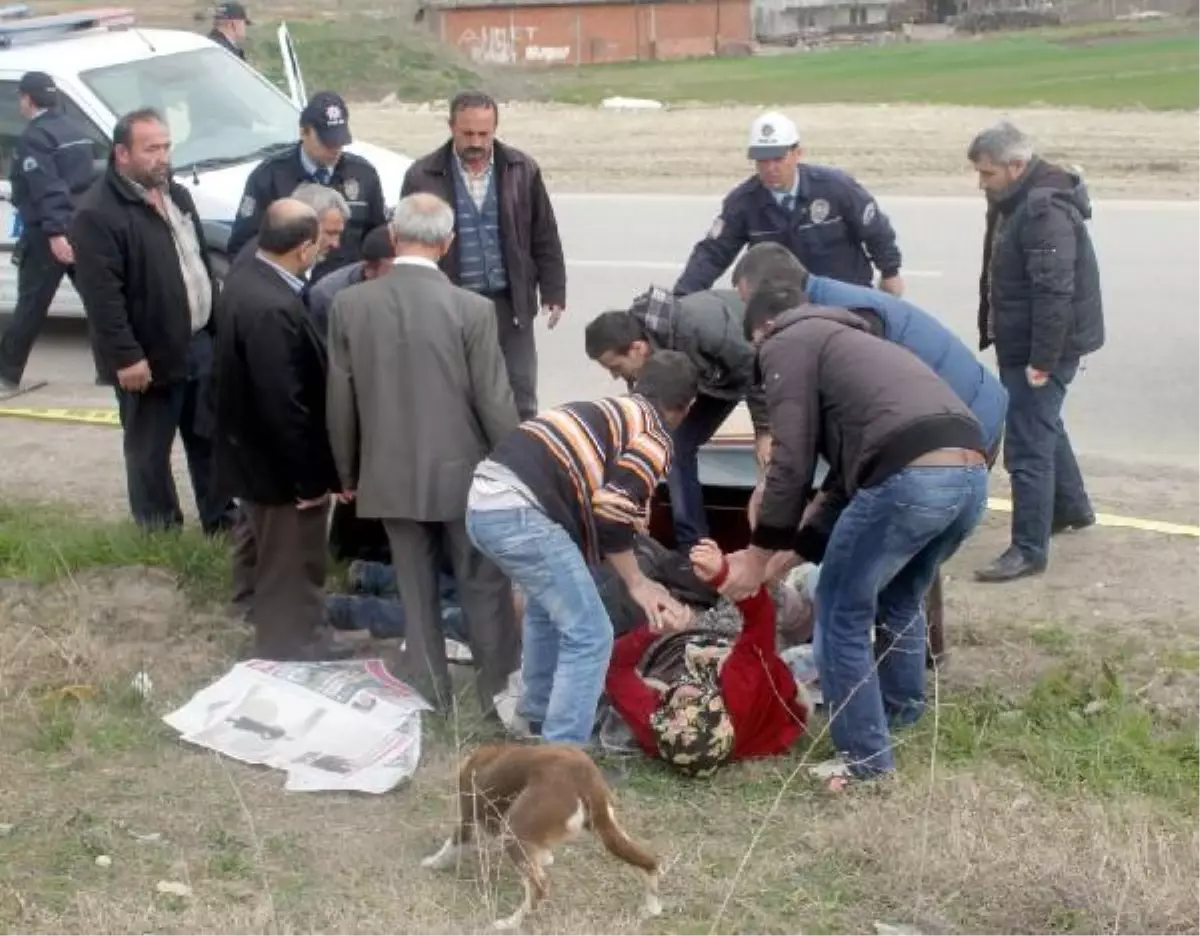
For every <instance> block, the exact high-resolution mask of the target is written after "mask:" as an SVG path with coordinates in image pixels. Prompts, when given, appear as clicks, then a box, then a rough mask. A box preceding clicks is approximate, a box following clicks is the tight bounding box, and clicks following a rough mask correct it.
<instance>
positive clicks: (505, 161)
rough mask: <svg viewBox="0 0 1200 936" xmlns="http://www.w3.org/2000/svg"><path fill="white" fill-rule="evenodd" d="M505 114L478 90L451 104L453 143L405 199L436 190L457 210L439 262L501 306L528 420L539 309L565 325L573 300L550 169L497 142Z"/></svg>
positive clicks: (412, 175) (414, 176) (425, 162)
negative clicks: (449, 245) (546, 177)
mask: <svg viewBox="0 0 1200 936" xmlns="http://www.w3.org/2000/svg"><path fill="white" fill-rule="evenodd" d="M499 116H500V112H499V109H498V107H497V105H496V102H495V101H494V100H493V99H492V98H491V97H490V96H489V95H487V94H484V93H482V92H480V91H464V92H462V93H461V94H459V95H458V96H457V97H455V98H454V100H453V102H451V104H450V134H451V138H450V139H449V140H448V141H446V143H445V144H443V145H442V146H440V147H438V148H437V149H436V150H434V151H433V152H432V153H430V154H429V155H427V156H424V157H422V158H421V159H418V160H417V161H416V162H415V163H413V164H412V165H411V166H410V167H409V169H408V172H407V173H406V174H405V176H404V184H403V186H402V187H401V190H400V195H401V197H403V196H405V195H411V194H412V193H413V192H430V193H432V194H434V195H437V196H438V197H439V198H441V199H442V200H443V201H445V202H447V203H448V204H450V205H451V206H452V207H453V208H454V213H455V225H454V230H455V244H454V248H453V249H451V250H448V251H446V254H445V256H443V257H442V259H441V261H440V266H441V268H442V271H443V272H444V273H445V274H446V275H447V276H448V277H450V280H451V282H453V283H454V284H455V285H457V286H461V287H463V288H464V289H469V290H471V291H472V292H475V293H479V294H480V295H481V296H485V297H486V298H488V299H490V300H492V302H493V303H494V304H495V306H496V316H497V322H498V325H499V336H500V348H501V350H502V351H503V352H504V361H505V364H506V365H507V368H508V377H509V381H510V382H511V384H512V390H513V396H514V397H515V398H516V403H517V410H518V411H519V413H520V415H521V418H522V419H529V418H530V417H532V416H535V415H537V409H538V403H537V347H536V344H535V342H534V337H533V322H534V319H535V318H537V314H538V304H539V301H540V303H541V307H542V309H543V310H544V311H545V312H546V313H547V315H548V316H549V325H550V327H551V328H553V327H554V326H555V325H557V324H558V320H559V318H560V317H561V316H562V313H563V309H564V308H565V306H566V304H567V270H566V264H565V262H564V260H563V248H562V242H561V241H560V240H559V236H558V223H557V221H555V218H554V209H553V207H551V205H550V196H549V194H548V193H547V192H546V185H545V183H544V182H543V181H542V172H541V169H539V168H538V164H537V163H536V162H534V160H533V159H532V158H531V157H529V156H527V155H526V154H525V153H522V152H521V151H520V150H518V149H515V148H514V147H511V146H509V145H508V144H506V143H501V142H499V141H498V140H496V124H497V122H498V121H499Z"/></svg>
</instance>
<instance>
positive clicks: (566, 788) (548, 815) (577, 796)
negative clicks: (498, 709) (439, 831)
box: [421, 744, 662, 929]
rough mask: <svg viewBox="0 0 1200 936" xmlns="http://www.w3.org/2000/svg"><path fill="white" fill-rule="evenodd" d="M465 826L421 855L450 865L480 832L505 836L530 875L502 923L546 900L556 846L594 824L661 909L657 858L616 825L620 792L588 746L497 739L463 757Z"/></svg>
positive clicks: (651, 905) (511, 924) (649, 912)
mask: <svg viewBox="0 0 1200 936" xmlns="http://www.w3.org/2000/svg"><path fill="white" fill-rule="evenodd" d="M458 816H459V823H458V827H457V828H456V829H455V830H454V833H453V834H452V835H451V836H450V837H449V838H448V839H446V842H445V844H444V845H442V847H441V849H440V850H439V851H438V852H437V853H436V854H433V855H430V856H429V857H428V858H425V859H424V860H422V862H421V865H422V867H425V868H435V869H442V868H449V867H451V866H453V865H454V864H455V863H456V862H457V861H458V859H459V858H460V857H461V855H462V854H463V851H464V849H465V848H466V847H467V846H468V845H469V844H470V843H471V842H472V841H473V840H474V838H475V834H476V832H477V831H480V830H482V831H483V832H486V833H489V834H491V835H496V836H500V837H502V838H503V839H505V840H506V842H505V851H506V852H507V854H508V856H509V858H511V859H512V861H513V863H514V864H515V865H516V866H517V868H518V869H519V870H520V872H521V875H522V877H523V878H524V882H525V899H524V901H523V902H522V903H521V905H520V906H519V907H518V908H517V910H516V912H515V913H513V914H512V916H509V917H505V918H503V919H499V920H496V922H495V926H496V928H497V929H515V928H516V927H517V926H519V925H520V924H521V921H522V920H523V919H524V917H525V914H526V913H528V912H530V911H531V910H533V909H535V908H536V907H537V905H538V904H539V903H541V901H542V900H544V899H545V897H546V894H547V893H548V891H549V887H550V881H549V877H548V876H547V874H546V868H547V867H548V866H549V865H550V864H551V862H552V861H553V858H554V856H553V855H552V854H551V849H552V848H554V847H555V846H556V845H559V844H560V843H562V842H566V841H569V840H571V839H573V838H575V837H576V836H577V835H578V834H579V833H580V831H581V830H582V829H584V828H588V829H591V830H592V831H593V832H595V834H596V836H597V837H598V838H599V839H600V841H601V842H603V843H604V847H605V848H607V849H608V850H609V851H610V852H611V853H612V854H613V855H615V856H616V857H618V858H620V859H621V860H622V861H624V862H626V863H628V864H631V865H633V866H634V867H635V868H637V869H638V870H639V871H640V872H641V873H642V875H643V877H644V878H645V887H646V890H645V900H644V902H643V904H642V913H643V915H645V916H658V915H659V914H660V913H662V904H661V902H660V901H659V899H658V877H659V861H658V858H657V857H656V856H655V855H653V854H652V853H650V852H649V851H647V850H646V849H645V848H643V847H642V846H641V845H639V844H638V843H637V842H634V841H633V840H632V839H631V838H629V836H628V835H626V834H625V830H624V829H622V828H621V827H620V826H619V825H618V824H617V818H616V815H615V813H614V812H613V795H612V791H611V790H610V789H609V787H608V784H607V783H605V781H604V776H603V774H601V773H600V770H599V768H598V767H597V766H596V765H595V763H593V762H592V759H591V758H590V757H588V755H587V754H585V753H584V752H583V751H581V750H579V749H577V748H572V747H564V746H559V745H550V744H541V745H529V746H525V745H518V744H491V745H487V746H485V747H481V748H479V749H478V750H476V751H475V752H474V753H472V754H471V755H470V756H468V757H467V759H466V760H465V761H464V762H463V764H462V767H461V768H460V770H459V774H458Z"/></svg>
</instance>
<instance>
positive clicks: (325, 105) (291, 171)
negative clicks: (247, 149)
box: [227, 91, 387, 283]
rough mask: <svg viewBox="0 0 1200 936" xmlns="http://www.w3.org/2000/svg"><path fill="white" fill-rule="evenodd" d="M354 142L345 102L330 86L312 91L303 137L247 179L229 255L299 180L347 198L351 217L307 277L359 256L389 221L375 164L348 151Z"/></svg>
mask: <svg viewBox="0 0 1200 936" xmlns="http://www.w3.org/2000/svg"><path fill="white" fill-rule="evenodd" d="M351 142H353V138H352V137H351V135H350V111H349V109H348V108H347V107H346V102H345V101H343V100H342V99H341V97H339V96H338V95H336V94H334V93H333V92H332V91H320V92H318V93H316V94H314V95H313V96H312V97H311V98H310V99H309V101H308V104H307V105H306V106H305V108H304V110H303V111H301V112H300V142H298V143H297V144H296V145H295V146H291V147H288V149H286V150H285V151H283V152H282V153H280V154H279V155H277V156H271V157H269V158H267V159H264V160H263V161H262V162H261V163H259V164H258V165H257V166H256V167H255V168H254V171H253V172H251V173H250V176H249V178H247V179H246V188H245V191H244V192H243V193H242V202H241V204H240V205H239V206H238V213H237V217H236V218H235V219H234V221H233V230H232V231H231V232H230V234H229V244H228V246H227V251H228V254H229V256H230V257H236V256H237V254H238V251H240V250H241V249H242V247H244V246H245V244H246V242H247V241H248V240H250V238H252V237H253V236H254V235H255V234H257V233H258V227H259V225H260V224H261V223H262V216H263V212H265V211H266V210H267V206H268V205H270V204H271V203H272V202H274V201H277V200H278V199H280V198H287V197H288V196H290V195H291V194H293V193H294V192H295V191H296V187H297V186H298V185H300V183H301V182H317V183H319V184H320V185H328V186H329V187H330V188H332V189H334V190H335V191H337V192H338V193H339V194H340V195H341V196H342V197H343V198H344V199H345V200H346V204H348V205H349V206H350V218H349V220H348V221H347V222H346V230H345V232H344V233H343V234H342V238H341V244H340V246H339V247H338V249H336V250H333V251H331V252H330V253H329V256H327V257H326V258H325V259H324V260H322V261H321V262H319V263H318V264H317V265H316V266H315V267H313V270H312V273H311V274H310V275H309V279H310V280H311V281H312V282H314V283H315V282H317V281H318V280H319V279H320V278H321V277H322V276H324V275H325V274H326V273H330V272H332V271H333V270H336V269H339V268H340V267H343V266H345V265H346V264H347V263H353V262H354V261H355V260H358V259H361V256H362V242H363V239H364V238H365V237H366V236H367V232H368V231H371V230H373V229H374V228H377V227H379V225H381V224H383V223H384V222H385V221H387V203H386V200H385V199H384V196H383V183H382V182H380V181H379V173H378V172H377V171H376V170H375V167H374V166H372V165H371V164H370V163H369V162H368V161H367V160H365V159H363V158H362V157H361V156H356V155H355V154H354V153H347V152H346V147H347V146H349V145H350V144H351Z"/></svg>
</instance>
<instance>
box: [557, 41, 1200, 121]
mask: <svg viewBox="0 0 1200 936" xmlns="http://www.w3.org/2000/svg"><path fill="white" fill-rule="evenodd" d="M1198 74H1200V71H1198V65H1197V38H1196V32H1195V29H1194V25H1193V26H1189V27H1188V28H1187V29H1184V28H1183V27H1182V26H1181V25H1179V24H1174V25H1162V24H1155V25H1153V26H1150V27H1141V28H1133V27H1129V26H1122V25H1121V24H1106V25H1105V27H1104V28H1103V29H1100V28H1095V27H1092V28H1089V29H1081V30H1038V31H1036V32H1029V33H1015V34H1008V35H1004V36H999V37H995V38H992V37H988V38H980V39H975V40H972V39H953V40H946V41H941V42H926V43H911V44H897V45H887V46H878V47H870V48H857V49H842V50H830V51H823V52H822V51H818V52H808V53H795V54H780V55H772V56H763V57H757V58H749V59H706V60H697V61H690V62H664V63H646V64H631V65H609V66H594V67H591V68H586V69H582V70H578V71H576V72H574V73H573V74H568V75H564V77H563V79H562V80H563V84H562V86H561V87H560V88H558V89H557V90H556V91H555V92H554V94H555V96H556V97H558V98H559V99H561V100H564V101H570V102H574V103H595V102H598V101H599V100H601V99H603V98H605V97H608V96H611V95H623V96H630V97H649V98H656V99H659V100H665V101H668V102H703V103H708V104H733V103H745V104H763V105H766V104H781V105H782V104H802V103H816V102H827V101H829V102H833V101H836V102H848V103H929V104H961V105H972V106H987V107H1025V106H1034V105H1053V106H1058V107H1096V108H1148V109H1152V110H1171V109H1185V110H1195V109H1196V108H1197V107H1198V106H1200V92H1198V87H1200V86H1198V83H1197V80H1198Z"/></svg>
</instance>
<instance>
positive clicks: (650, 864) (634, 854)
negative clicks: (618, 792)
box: [588, 789, 658, 874]
mask: <svg viewBox="0 0 1200 936" xmlns="http://www.w3.org/2000/svg"><path fill="white" fill-rule="evenodd" d="M588 812H589V813H590V814H591V821H592V829H593V831H595V833H596V836H597V837H598V838H599V839H600V841H601V842H603V843H604V847H605V848H607V849H608V850H609V851H610V852H611V853H612V854H614V855H615V856H616V857H618V858H620V859H621V860H622V861H624V862H626V863H627V864H631V865H633V866H634V867H635V868H640V869H641V870H643V871H645V872H646V873H647V874H654V873H655V872H656V871H657V870H658V858H657V857H655V856H654V855H653V854H651V853H650V852H649V851H647V850H646V849H645V848H644V847H643V846H641V845H639V844H638V843H637V842H635V841H634V840H633V839H631V838H630V837H629V835H628V834H626V832H625V830H624V829H622V828H621V825H620V823H618V822H617V815H616V813H615V812H614V811H613V804H612V797H610V796H609V795H608V792H607V791H606V790H604V789H598V790H594V791H593V792H592V795H591V796H589V797H588Z"/></svg>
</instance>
